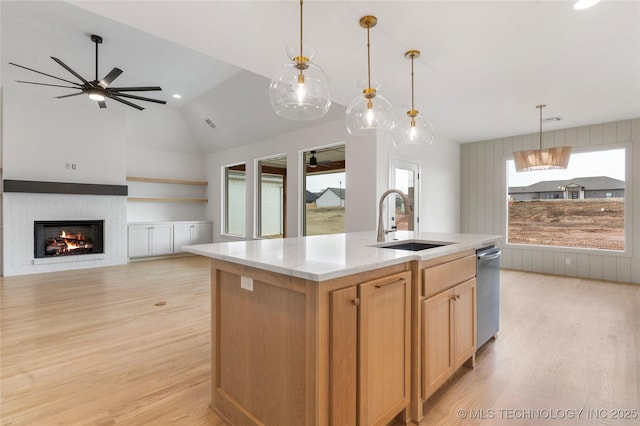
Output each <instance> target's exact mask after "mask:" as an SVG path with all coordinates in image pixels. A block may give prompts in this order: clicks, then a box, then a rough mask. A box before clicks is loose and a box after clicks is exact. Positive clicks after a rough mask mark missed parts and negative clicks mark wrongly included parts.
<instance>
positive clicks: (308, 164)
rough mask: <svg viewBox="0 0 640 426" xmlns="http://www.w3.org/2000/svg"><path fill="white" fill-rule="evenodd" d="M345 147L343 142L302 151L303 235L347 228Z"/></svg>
mask: <svg viewBox="0 0 640 426" xmlns="http://www.w3.org/2000/svg"><path fill="white" fill-rule="evenodd" d="M344 150H345V147H344V145H335V146H331V147H326V148H318V149H316V150H309V151H307V152H305V153H304V154H303V157H304V162H305V166H304V178H303V182H304V185H303V186H304V189H303V190H304V194H305V195H304V197H303V199H304V201H303V202H304V208H303V218H302V219H303V228H304V229H303V234H304V235H324V234H339V233H342V232H344V217H345V195H346V191H347V182H346V179H345V178H346V175H345V151H344Z"/></svg>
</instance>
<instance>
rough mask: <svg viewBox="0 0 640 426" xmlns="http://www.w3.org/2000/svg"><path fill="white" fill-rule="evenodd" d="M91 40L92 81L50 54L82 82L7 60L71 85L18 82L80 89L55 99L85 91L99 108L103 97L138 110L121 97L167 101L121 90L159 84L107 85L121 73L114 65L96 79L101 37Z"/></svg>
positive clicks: (153, 88) (142, 89)
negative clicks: (93, 67) (138, 85)
mask: <svg viewBox="0 0 640 426" xmlns="http://www.w3.org/2000/svg"><path fill="white" fill-rule="evenodd" d="M91 41H92V42H94V43H95V44H96V78H95V80H93V81H89V80H86V79H85V78H84V77H82V76H81V75H80V74H78V73H77V72H75V71H74V70H73V69H71V68H70V67H69V66H68V65H67V64H65V63H64V62H62V61H61V60H60V59H58V58H55V57H53V56H51V59H53V60H54V61H55V62H57V63H58V64H59V65H60V66H61V67H62V68H64V69H66V70H67V71H69V72H70V73H71V74H73V75H74V77H76V78H77V79H78V80H80V81H81V82H82V84H80V83H77V82H74V81H70V80H66V79H64V78H60V77H56V76H55V75H51V74H46V73H44V72H41V71H37V70H34V69H31V68H27V67H25V66H22V65H18V64H14V63H13V62H9V64H10V65H14V66H16V67H19V68H24V69H26V70H29V71H33V72H36V73H38V74H42V75H46V76H47V77H52V78H55V79H57V80H61V81H64V82H66V83H69V84H72V86H63V85H60V84H48V83H36V82H33V81H23V80H16V81H17V82H18V83H27V84H37V85H39V86H52V87H65V88H68V89H77V90H80V92H77V93H71V94H69V95H62V96H56V98H57V99H62V98H68V97H71V96H78V95H82V94H85V93H86V94H87V95H89V98H90V99H93V100H94V101H97V102H98V106H99V107H100V108H106V107H107V104H106V102H105V99H106V98H109V99H113V100H114V101H118V102H120V103H123V104H125V105H128V106H130V107H133V108H136V109H138V110H143V109H144V108H143V107H141V106H140V105H136V104H134V103H132V102H129V101H127V100H125V99H122V98H128V99H135V100H138V101H146V102H155V103H158V104H166V103H167V102H166V101H162V100H159V99H151V98H146V97H143V96H136V95H130V94H128V93H123V92H147V91H156V90H162V89H161V88H160V87H159V86H141V87H109V85H110V84H111V83H112V82H113V80H115V79H116V78H118V76H119V75H120V74H122V70H121V69H120V68H115V67H114V68H113V69H112V70H111V71H110V72H109V73H108V74H107V75H106V76H104V78H103V79H102V80H98V45H99V44H101V43H102V37H100V36H99V35H95V34H92V35H91Z"/></svg>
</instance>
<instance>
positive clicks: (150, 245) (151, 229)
mask: <svg viewBox="0 0 640 426" xmlns="http://www.w3.org/2000/svg"><path fill="white" fill-rule="evenodd" d="M212 241H213V233H212V224H211V222H155V223H136V224H129V258H131V259H133V258H140V257H153V256H166V255H169V254H174V253H183V251H182V249H181V247H182V246H184V245H190V244H205V243H210V242H212Z"/></svg>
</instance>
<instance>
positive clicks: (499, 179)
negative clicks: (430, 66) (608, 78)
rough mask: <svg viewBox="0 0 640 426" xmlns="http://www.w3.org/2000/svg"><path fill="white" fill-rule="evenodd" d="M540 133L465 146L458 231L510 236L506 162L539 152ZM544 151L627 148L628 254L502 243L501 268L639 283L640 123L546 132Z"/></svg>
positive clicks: (631, 122) (630, 122)
mask: <svg viewBox="0 0 640 426" xmlns="http://www.w3.org/2000/svg"><path fill="white" fill-rule="evenodd" d="M538 138H539V134H537V133H536V134H528V135H521V136H513V137H508V138H502V139H495V140H488V141H480V142H474V143H468V144H463V145H462V146H461V150H460V151H461V152H460V155H461V190H460V196H461V200H460V206H461V215H460V221H461V223H460V228H461V231H462V232H464V233H477V234H499V235H503V236H504V235H505V234H506V223H507V210H506V200H507V190H506V180H507V179H506V166H505V162H506V159H507V158H510V156H511V154H512V153H513V152H514V151H520V150H523V149H536V148H538ZM542 144H543V147H545V148H546V147H553V146H563V145H570V146H572V147H574V149H575V150H583V149H584V148H589V147H593V148H595V149H602V148H606V147H607V146H611V147H612V148H613V147H614V146H624V147H626V148H628V149H627V154H626V155H627V162H626V163H627V168H630V172H629V171H628V172H627V181H626V196H627V198H626V202H627V204H628V206H627V209H629V208H630V210H628V211H627V215H626V217H625V226H626V227H627V228H628V233H627V236H628V238H627V240H626V244H627V246H628V247H627V248H628V250H627V251H628V252H627V253H626V254H625V253H614V252H608V251H602V252H601V253H600V252H599V251H595V250H580V249H563V248H551V247H531V248H529V247H527V246H516V245H508V244H506V241H502V243H501V246H502V249H503V256H502V267H503V268H507V269H517V270H523V271H533V272H542V273H548V274H555V275H566V276H577V277H582V278H592V279H603V280H608V281H621V282H633V283H638V284H640V179H639V177H638V176H639V174H640V118H636V119H633V120H625V121H618V122H611V123H603V124H594V125H590V126H583V127H574V128H569V129H562V130H555V131H548V132H543V138H542ZM567 259H568V261H569V263H570V264H569V265H567Z"/></svg>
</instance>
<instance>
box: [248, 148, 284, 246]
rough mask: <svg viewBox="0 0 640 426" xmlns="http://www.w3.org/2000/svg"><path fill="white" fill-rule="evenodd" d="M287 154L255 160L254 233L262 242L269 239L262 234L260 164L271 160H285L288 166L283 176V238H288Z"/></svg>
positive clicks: (255, 237)
mask: <svg viewBox="0 0 640 426" xmlns="http://www.w3.org/2000/svg"><path fill="white" fill-rule="evenodd" d="M288 157H289V156H288V154H287V153H286V152H282V153H279V154H273V155H268V156H266V157H260V158H256V159H254V178H255V179H254V186H253V188H254V191H253V192H254V211H253V233H254V236H253V238H254V239H257V240H262V239H267V237H263V236H262V235H261V234H262V171H261V170H260V162H262V161H265V160H271V159H278V158H284V159H285V162H286V164H287V167H286V168H285V173H284V175H282V186H283V200H282V202H283V205H282V224H281V225H282V237H280V238H286V237H287V191H288V187H287V170H288V168H289V158H288ZM266 175H271V174H270V173H266Z"/></svg>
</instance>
